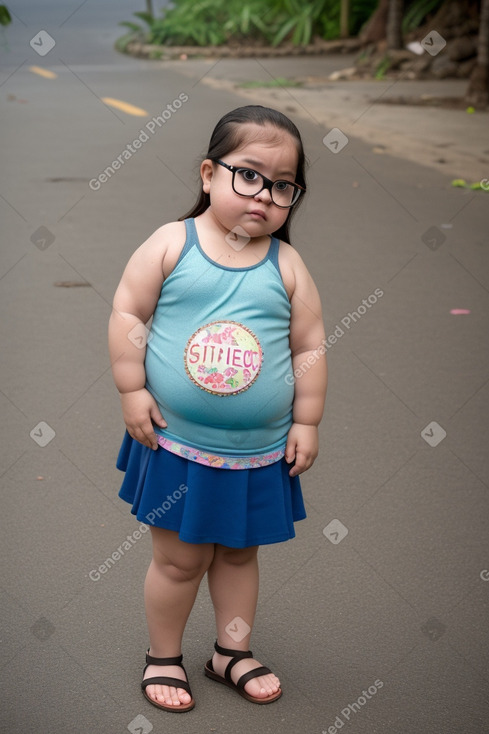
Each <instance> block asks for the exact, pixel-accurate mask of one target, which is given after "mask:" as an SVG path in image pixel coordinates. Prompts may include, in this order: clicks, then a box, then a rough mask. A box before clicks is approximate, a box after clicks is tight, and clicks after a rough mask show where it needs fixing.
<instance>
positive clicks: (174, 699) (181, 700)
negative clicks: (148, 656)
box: [143, 665, 192, 707]
mask: <svg viewBox="0 0 489 734" xmlns="http://www.w3.org/2000/svg"><path fill="white" fill-rule="evenodd" d="M159 676H168V677H169V678H179V679H180V680H183V681H184V680H186V678H185V673H184V671H183V670H182V668H180V666H179V665H148V667H147V669H146V670H145V672H144V676H143V680H146V679H147V678H156V677H159ZM146 693H147V694H148V696H149V697H150V698H151V699H152V700H153V701H154V702H155V703H159V704H165V705H166V706H175V707H178V706H181V705H186V704H188V703H190V701H191V700H192V699H191V697H190V696H189V694H188V693H187V691H185V690H184V689H183V688H174V687H173V686H162V685H159V684H152V685H150V686H146Z"/></svg>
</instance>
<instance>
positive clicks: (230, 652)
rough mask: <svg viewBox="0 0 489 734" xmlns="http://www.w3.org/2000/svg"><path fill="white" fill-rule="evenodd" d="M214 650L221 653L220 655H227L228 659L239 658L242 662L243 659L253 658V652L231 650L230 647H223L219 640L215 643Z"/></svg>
mask: <svg viewBox="0 0 489 734" xmlns="http://www.w3.org/2000/svg"><path fill="white" fill-rule="evenodd" d="M214 650H215V651H216V652H218V653H219V655H225V656H226V657H233V658H239V659H240V660H242V659H243V658H252V657H253V653H252V652H251V650H248V651H245V650H231V649H230V648H228V647H221V646H220V645H219V643H218V642H217V640H216V641H215V643H214Z"/></svg>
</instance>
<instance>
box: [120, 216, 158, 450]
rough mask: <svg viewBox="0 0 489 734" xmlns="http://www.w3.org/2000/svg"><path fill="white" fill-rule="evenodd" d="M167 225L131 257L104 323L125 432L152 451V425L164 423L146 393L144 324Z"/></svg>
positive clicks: (153, 304)
mask: <svg viewBox="0 0 489 734" xmlns="http://www.w3.org/2000/svg"><path fill="white" fill-rule="evenodd" d="M168 227H171V225H166V226H165V227H161V228H160V229H159V230H157V231H156V232H155V233H154V234H153V235H151V237H149V239H147V240H146V242H144V243H143V244H142V245H141V247H139V248H138V249H137V250H136V252H135V253H134V254H133V255H132V257H131V259H130V260H129V262H128V264H127V266H126V268H125V270H124V273H123V275H122V278H121V281H120V283H119V286H118V288H117V290H116V293H115V296H114V301H113V309H112V314H111V316H110V321H109V354H110V361H111V364H112V374H113V378H114V382H115V384H116V387H117V389H118V391H119V393H120V397H121V403H122V412H123V415H124V421H125V423H126V427H127V430H128V432H129V434H130V435H131V436H132V438H134V439H136V440H137V441H139V442H140V443H143V444H144V445H145V446H149V447H150V448H153V449H156V448H157V442H156V436H155V433H154V430H153V423H152V421H154V422H155V423H157V424H158V425H159V426H161V427H162V428H164V427H166V425H167V424H166V422H165V420H164V419H163V416H162V415H161V413H160V411H159V409H158V406H157V404H156V401H155V400H154V398H153V396H152V395H151V394H150V393H149V392H148V391H147V390H146V389H145V384H146V373H145V369H144V359H145V356H146V333H147V331H146V329H145V324H146V323H147V321H148V320H149V318H150V317H151V315H152V314H153V313H154V310H155V307H156V304H157V302H158V298H159V295H160V291H161V286H162V284H163V280H164V275H163V261H164V257H165V253H166V251H167V236H168V235H167V232H168Z"/></svg>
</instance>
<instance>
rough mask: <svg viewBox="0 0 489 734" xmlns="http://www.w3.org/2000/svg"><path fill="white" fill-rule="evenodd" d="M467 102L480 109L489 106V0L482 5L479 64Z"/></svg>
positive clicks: (470, 82) (472, 75) (467, 93)
mask: <svg viewBox="0 0 489 734" xmlns="http://www.w3.org/2000/svg"><path fill="white" fill-rule="evenodd" d="M465 101H466V103H467V104H468V105H472V106H474V107H479V108H481V107H487V105H488V104H489V0H482V3H481V14H480V25H479V38H478V41H477V64H476V65H475V66H474V70H473V72H472V74H471V77H470V80H469V88H468V89H467V92H466V93H465Z"/></svg>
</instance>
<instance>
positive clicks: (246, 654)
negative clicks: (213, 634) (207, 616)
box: [214, 640, 253, 685]
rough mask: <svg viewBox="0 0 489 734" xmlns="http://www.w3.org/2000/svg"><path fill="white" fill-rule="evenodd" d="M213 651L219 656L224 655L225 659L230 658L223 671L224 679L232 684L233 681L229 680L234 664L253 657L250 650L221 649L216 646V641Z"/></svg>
mask: <svg viewBox="0 0 489 734" xmlns="http://www.w3.org/2000/svg"><path fill="white" fill-rule="evenodd" d="M214 649H215V651H216V652H217V653H219V655H225V656H226V657H232V660H230V661H229V663H228V664H227V666H226V670H225V671H224V678H225V679H226V680H227V681H228V682H229V683H233V679H232V678H231V670H232V669H233V668H234V666H235V665H236V663H239V661H240V660H244V659H245V658H252V657H253V653H252V652H251V650H231V649H230V648H228V647H221V646H220V645H219V644H218V642H217V640H216V642H215V644H214ZM233 685H234V683H233Z"/></svg>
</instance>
